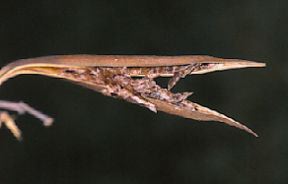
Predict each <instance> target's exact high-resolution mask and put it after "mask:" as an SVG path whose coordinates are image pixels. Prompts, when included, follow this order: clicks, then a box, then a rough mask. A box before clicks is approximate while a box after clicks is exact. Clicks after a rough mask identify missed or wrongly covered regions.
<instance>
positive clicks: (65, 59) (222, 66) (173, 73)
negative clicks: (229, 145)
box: [0, 55, 265, 137]
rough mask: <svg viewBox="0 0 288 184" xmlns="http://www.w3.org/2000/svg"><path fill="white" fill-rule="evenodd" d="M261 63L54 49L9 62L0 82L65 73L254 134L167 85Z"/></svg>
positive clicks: (107, 91)
mask: <svg viewBox="0 0 288 184" xmlns="http://www.w3.org/2000/svg"><path fill="white" fill-rule="evenodd" d="M264 66H265V64H264V63H258V62H252V61H246V60H238V59H222V58H216V57H211V56H138V55H135V56H125V55H58V56H46V57H38V58H32V59H22V60H17V61H14V62H12V63H10V64H8V65H7V66H5V67H3V68H2V69H1V70H0V85H1V84H2V83H3V82H4V81H6V80H7V79H9V78H12V77H15V76H17V75H20V74H40V75H46V76H50V77H56V78H62V79H67V80H69V81H72V82H75V83H77V84H79V85H82V86H85V87H88V88H90V89H93V90H95V91H97V92H100V93H102V94H104V95H106V96H112V97H115V98H120V99H124V100H126V101H129V102H132V103H136V104H139V105H141V106H144V107H147V108H148V109H150V110H152V111H154V112H157V111H163V112H166V113H169V114H174V115H178V116H182V117H185V118H190V119H195V120H200V121H218V122H222V123H225V124H228V125H230V126H234V127H237V128H239V129H242V130H245V131H247V132H249V133H251V134H253V135H254V136H256V137H257V134H256V133H254V132H253V131H252V130H251V129H249V128H248V127H246V126H245V125H243V124H241V123H239V122H237V121H235V120H233V119H231V118H229V117H227V116H225V115H223V114H220V113H218V112H216V111H214V110H211V109H208V108H206V107H203V106H201V105H199V104H196V103H193V102H191V101H189V100H187V98H188V96H189V95H191V94H192V93H189V92H184V93H172V92H171V91H170V89H171V88H172V87H173V86H174V85H175V84H176V83H177V81H178V80H179V79H180V78H184V77H185V76H186V75H191V74H204V73H209V72H213V71H221V70H228V69H237V68H247V67H264ZM156 77H171V79H170V81H169V83H168V87H167V89H166V88H161V87H160V86H159V85H157V84H156V82H155V81H154V79H155V78H156Z"/></svg>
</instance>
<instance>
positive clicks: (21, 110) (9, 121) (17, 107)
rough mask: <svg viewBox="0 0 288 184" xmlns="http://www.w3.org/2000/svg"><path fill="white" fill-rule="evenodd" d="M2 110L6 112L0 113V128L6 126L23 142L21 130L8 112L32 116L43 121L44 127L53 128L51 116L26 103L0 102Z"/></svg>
mask: <svg viewBox="0 0 288 184" xmlns="http://www.w3.org/2000/svg"><path fill="white" fill-rule="evenodd" d="M0 109H2V110H5V111H0V127H1V124H2V123H3V124H5V125H6V127H7V128H8V129H9V130H10V131H11V132H12V134H13V135H14V136H15V137H16V138H17V139H18V140H21V139H22V137H21V130H20V129H19V128H18V127H17V125H16V123H15V121H14V119H13V118H12V117H11V115H9V113H8V112H6V111H15V112H17V113H18V114H20V115H22V114H25V113H27V114H30V115H32V116H34V117H35V118H37V119H39V120H41V121H42V122H43V125H44V126H51V125H52V123H53V118H51V117H50V116H48V115H46V114H43V113H42V112H40V111H38V110H36V109H34V108H32V107H31V106H29V105H28V104H26V103H24V102H10V101H4V100H0Z"/></svg>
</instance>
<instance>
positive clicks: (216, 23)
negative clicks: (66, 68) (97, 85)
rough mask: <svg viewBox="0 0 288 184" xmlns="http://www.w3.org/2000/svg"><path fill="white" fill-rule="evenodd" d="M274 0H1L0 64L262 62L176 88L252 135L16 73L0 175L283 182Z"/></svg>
mask: <svg viewBox="0 0 288 184" xmlns="http://www.w3.org/2000/svg"><path fill="white" fill-rule="evenodd" d="M287 7H288V1H286V0H274V1H269V0H262V1H256V0H242V1H234V0H232V1H231V0H226V1H215V0H210V1H209V0H206V1H205V0H204V1H200V0H199V1H192V0H178V1H156V0H154V1H152V0H150V1H132V0H131V1H104V0H103V1H92V0H90V1H89V0H83V1H71V0H69V1H68V0H66V1H48V0H45V1H39V0H37V1H36V0H35V1H15V0H10V1H1V3H0V61H1V66H3V65H4V64H7V63H9V62H10V61H13V60H16V59H20V58H30V57H36V56H46V55H55V54H83V53H86V54H155V55H182V54H204V55H213V56H218V57H224V58H242V59H249V60H255V61H264V62H266V63H267V68H265V69H246V70H245V69H243V70H233V71H226V72H218V73H211V74H208V75H202V76H199V75H198V76H189V77H187V78H186V79H185V80H181V81H180V83H179V85H178V86H177V87H176V89H175V90H176V91H193V92H194V95H193V96H192V97H191V98H190V99H191V100H193V101H195V102H198V103H200V104H203V105H205V106H208V107H210V108H212V109H217V110H218V111H220V112H224V113H225V114H227V115H228V116H230V117H233V118H235V119H236V120H239V121H241V122H244V123H245V124H246V125H248V126H249V127H250V128H252V129H253V130H255V131H256V132H257V133H258V134H259V135H260V138H255V137H253V136H251V135H249V134H247V133H246V132H243V131H240V130H238V129H235V128H232V127H229V126H226V125H223V124H220V123H214V122H203V123H202V122H197V121H193V120H188V119H184V118H181V117H176V116H172V115H168V114H165V113H158V114H154V113H152V112H150V111H149V110H147V109H144V108H142V107H139V106H137V105H133V104H129V103H126V102H124V101H120V100H115V99H112V98H108V97H104V96H102V95H101V94H98V93H95V92H93V91H91V90H88V89H85V88H83V87H79V86H75V85H73V84H71V83H69V82H65V81H61V80H57V79H52V78H47V77H42V76H20V77H17V78H15V79H12V80H9V81H8V82H7V83H5V84H4V85H3V86H1V91H0V95H1V99H3V100H11V101H21V100H23V101H25V102H27V103H29V104H30V105H32V106H34V107H36V108H37V109H40V110H42V111H43V112H45V113H47V114H50V115H52V116H53V117H54V118H55V124H54V125H53V126H52V127H50V128H44V127H43V126H41V123H40V122H39V121H38V120H35V119H34V118H32V117H31V116H28V115H25V116H20V117H18V118H17V122H18V125H19V127H20V128H21V129H22V131H23V134H24V141H22V142H18V141H17V140H15V138H14V137H13V136H12V135H11V133H10V132H9V131H8V130H7V129H6V128H2V129H1V130H0V183H1V184H10V183H15V184H16V183H17V184H22V183H27V184H28V183H29V184H34V183H37V184H38V183H41V184H42V183H44V184H46V183H47V184H52V183H53V184H57V183H61V184H65V183H69V184H70V183H72V184H73V183H85V184H86V183H87V184H90V183H91V184H92V183H93V184H94V183H107V184H108V183H109V184H110V183H117V184H118V183H125V184H126V183H236V184H237V183H239V184H240V183H241V184H242V183H261V184H263V183H287V180H288V175H287V172H288V144H287V143H288V133H286V132H287V131H288V122H287V119H288V118H287V113H288V112H287V111H288V104H287V99H288V98H287V95H288V93H287V92H288V88H287V83H288V72H287V59H288V54H287V44H288V38H287V32H288V24H287V19H288V11H287Z"/></svg>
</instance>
